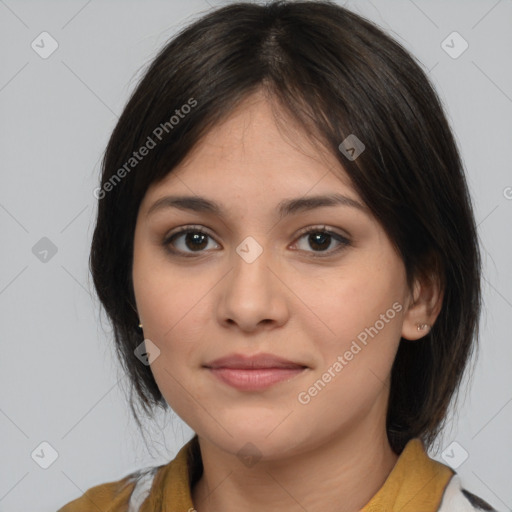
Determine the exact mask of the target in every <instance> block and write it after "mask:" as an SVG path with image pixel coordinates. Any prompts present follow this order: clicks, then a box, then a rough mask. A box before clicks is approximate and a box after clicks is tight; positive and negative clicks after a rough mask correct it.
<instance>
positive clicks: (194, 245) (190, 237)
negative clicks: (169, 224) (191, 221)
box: [163, 226, 211, 255]
mask: <svg viewBox="0 0 512 512" xmlns="http://www.w3.org/2000/svg"><path fill="white" fill-rule="evenodd" d="M208 238H211V235H209V234H208V233H206V232H205V231H203V230H202V229H201V228H200V227H199V226H183V227H182V228H180V229H179V230H178V231H175V232H174V233H171V234H170V235H168V236H166V237H165V239H164V241H163V245H164V247H166V248H167V249H168V250H169V251H170V252H171V253H173V254H178V253H179V254H180V255H181V254H183V255H187V254H189V255H190V254H191V253H194V252H204V251H203V249H205V248H207V247H208ZM180 239H181V244H179V243H176V241H177V240H180ZM180 245H181V246H180ZM171 246H172V248H171ZM177 246H180V247H178V248H177V249H176V247H177ZM186 249H190V252H189V251H187V250H186Z"/></svg>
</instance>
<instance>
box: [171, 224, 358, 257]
mask: <svg viewBox="0 0 512 512" xmlns="http://www.w3.org/2000/svg"><path fill="white" fill-rule="evenodd" d="M187 233H199V234H202V235H206V236H207V237H210V238H212V239H213V237H212V236H211V235H210V234H209V233H207V232H206V231H204V230H203V229H201V227H200V226H183V227H181V228H180V229H179V230H178V231H175V232H174V233H171V234H169V235H167V236H166V237H165V238H164V240H163V242H162V245H163V246H164V247H165V249H166V250H167V251H168V252H170V253H171V254H173V255H176V256H183V257H185V258H193V257H195V255H194V253H195V252H197V253H198V254H200V253H201V252H205V251H193V252H188V253H187V252H183V251H180V250H176V249H172V248H171V247H170V246H171V244H172V242H174V241H175V240H176V238H178V237H179V236H180V235H183V234H187ZM311 233H322V234H325V235H329V236H331V237H332V238H334V239H335V240H336V241H338V242H339V244H340V245H339V246H338V247H337V248H336V249H334V250H328V251H305V252H312V253H313V258H327V257H329V256H332V255H334V254H337V253H339V252H340V251H342V250H343V249H344V248H345V247H346V246H349V245H351V242H350V240H348V239H347V238H346V237H344V236H342V235H340V234H339V233H336V232H334V231H331V230H328V229H326V226H314V227H310V228H305V229H303V230H301V231H300V232H299V234H298V238H297V240H300V239H301V238H303V237H304V236H306V235H309V234H311Z"/></svg>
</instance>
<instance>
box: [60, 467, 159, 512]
mask: <svg viewBox="0 0 512 512" xmlns="http://www.w3.org/2000/svg"><path fill="white" fill-rule="evenodd" d="M162 467H163V466H151V467H147V468H144V469H139V470H137V471H134V472H133V473H130V474H128V475H126V476H125V477H123V478H121V479H120V480H117V481H115V482H107V483H104V484H100V485H96V486H94V487H91V488H90V489H89V490H87V491H86V492H85V493H84V494H83V495H82V496H80V497H79V498H77V499H75V500H73V501H71V502H69V503H68V504H66V505H64V506H63V507H62V508H60V509H59V510H58V511H57V512H82V511H83V512H86V511H90V510H92V509H96V510H101V511H102V512H121V511H122V512H127V511H128V512H136V511H138V510H139V508H140V506H141V504H142V503H143V502H144V500H145V499H146V498H147V497H148V495H149V493H150V490H151V486H152V484H153V481H154V478H155V475H156V474H157V473H158V470H159V469H160V468H162Z"/></svg>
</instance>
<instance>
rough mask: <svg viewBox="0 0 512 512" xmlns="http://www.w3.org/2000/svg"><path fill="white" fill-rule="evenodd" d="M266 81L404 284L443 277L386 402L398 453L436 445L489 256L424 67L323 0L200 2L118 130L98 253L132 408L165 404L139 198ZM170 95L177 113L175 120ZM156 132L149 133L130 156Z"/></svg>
mask: <svg viewBox="0 0 512 512" xmlns="http://www.w3.org/2000/svg"><path fill="white" fill-rule="evenodd" d="M258 90H263V91H265V92H266V93H267V94H268V96H269V97H272V98H274V99H275V100H276V104H278V105H279V106H280V107H281V109H282V112H286V113H287V114H288V115H290V116H292V118H293V119H295V120H296V121H297V122H298V123H299V126H301V127H302V128H303V129H304V131H305V133H307V134H308V135H309V136H310V137H311V138H312V139H313V138H314V139H315V140H317V141H318V142H320V143H321V144H322V147H323V148H324V151H325V150H327V151H330V152H331V153H332V154H333V155H336V157H337V158H338V160H339V162H340V164H341V165H342V166H343V167H344V169H345V170H346V172H347V174H348V175H349V177H350V179H351V181H352V184H353V186H354V188H355V190H356V191H357V193H358V194H359V195H360V197H361V198H362V199H363V201H364V202H365V203H366V205H367V206H368V207H369V208H370V210H371V211H372V213H373V215H374V216H375V218H376V219H377V220H378V221H379V222H380V224H381V225H382V227H383V229H384V230H385V231H386V233H387V235H388V236H389V238H390V240H391V242H392V243H393V245H394V246H395V247H396V249H397V251H398V253H399V254H400V256H401V257H402V259H403V261H404V264H405V268H406V271H407V279H408V282H409V284H412V280H413V278H414V277H417V276H419V275H423V276H427V277H429V278H431V279H438V280H439V282H440V283H441V286H442V289H443V290H444V299H443V305H442V309H441V311H440V314H439V316H438V318H437V321H436V322H435V324H434V326H433V327H432V329H431V331H430V332H429V334H427V335H426V336H425V337H423V338H422V339H420V340H418V341H416V342H409V341H407V340H404V339H402V340H401V343H400V346H399V349H398V353H397V356H396V359H395V361H394V364H393V368H392V375H391V390H390V398H389V407H388V414H387V432H388V438H389V441H390V444H391V447H392V448H393V450H394V451H395V452H396V453H400V452H401V451H402V449H403V447H404V446H405V444H406V443H407V441H409V440H410V439H411V438H413V437H421V438H422V440H423V441H424V443H425V444H426V446H427V447H429V446H430V445H431V444H432V443H433V442H434V440H435V438H436V437H437V435H438V434H439V432H440V431H441V428H442V427H443V426H444V425H443V423H444V421H445V419H446V416H447V411H448V407H449V405H450V402H451V400H452V398H453V396H454V394H455V393H456V392H458V390H459V386H460V383H461V380H462V376H463V373H464V370H465V368H466V365H467V363H468V362H469V360H470V356H471V354H472V350H473V348H474V347H477V346H478V344H477V340H478V320H479V314H480V307H481V304H480V301H481V290H480V272H481V261H480V252H479V245H478V240H477V232H476V227H475V222H474V216H473V211H472V205H471V199H470V195H469V192H468V188H467V184H466V181H465V178H464V171H463V166H462V162H461V158H460V156H459V153H458V149H457V146H456V142H455V140H454V137H453V135H452V132H451V130H450V127H449V124H448V122H447V119H446V117H445V114H444V112H443V108H442V105H441V103H440V100H439V98H438V96H437V94H436V92H435V91H434V88H433V87H432V85H431V84H430V82H429V80H428V77H427V75H426V74H425V72H424V71H423V70H422V67H421V66H420V65H419V64H418V63H417V62H416V60H415V59H414V57H412V56H411V55H410V54H409V53H408V52H407V51H406V50H405V49H404V48H403V47H402V46H401V45H400V44H399V43H397V42H396V41H394V40H393V39H391V38H390V37H389V36H388V35H386V34H385V33H384V32H383V31H381V30H380V29H379V28H378V27H376V26H375V25H374V24H373V23H371V22H369V21H367V20H365V19H364V18H362V17H360V16H359V15H356V14H354V13H353V12H351V11H349V10H347V9H345V8H343V7H341V6H339V5H337V4H336V3H334V2H328V1H319V2H310V1H298V2H287V1H275V2H270V3H268V4H266V5H257V4H253V3H235V4H231V5H228V6H226V7H223V8H219V9H216V10H213V11H211V12H209V13H207V14H204V15H202V16H201V17H200V18H199V19H198V20H196V21H194V22H193V23H191V24H189V26H187V27H185V28H184V29H183V30H181V32H179V33H178V34H177V35H176V36H175V37H173V38H172V39H171V40H170V41H169V42H168V44H166V46H165V47H164V48H163V49H162V50H161V51H160V52H159V53H158V55H157V56H156V57H155V58H154V60H153V61H152V62H151V64H150V65H149V67H148V69H147V71H146V72H145V74H144V76H143V77H142V79H141V80H140V82H139V84H138V85H137V87H136V89H135V90H134V92H133V94H132V95H131V98H130V100H129V101H128V103H127V105H126V107H125V109H124V111H123V113H122V115H121V117H120V119H119V122H118V123H117V125H116V127H115V129H114V131H113V133H112V136H111V138H110V141H109V143H108V146H107V148H106V152H105V155H104V159H103V163H102V177H101V188H99V189H97V194H96V196H97V197H98V198H99V201H98V216H97V223H96V227H95V231H94V235H93V240H92V247H91V254H90V269H91V272H92V276H93V279H94V284H95V287H96V290H97V294H98V296H99V299H100V300H101V302H102V304H103V306H104V308H105V310H106V312H107V314H108V317H109V319H110V321H111V323H112V326H113V330H114V338H115V343H116V348H117V352H118V355H119V358H120V361H121V363H122V365H123V367H124V369H125V371H126V372H127V374H128V376H129V378H130V382H131V390H132V395H131V400H130V403H131V406H132V412H134V414H135V417H136V416H137V415H136V413H135V410H134V401H133V393H135V394H136V396H137V398H139V399H140V404H142V406H143V408H144V411H145V412H146V413H148V414H150V413H151V411H152V410H153V406H161V407H162V408H166V407H168V405H167V404H166V402H165V400H164V398H163V396H162V394H161V393H160V390H159V389H158V387H157V384H156V382H155V380H154V378H153V375H152V373H151V369H150V367H149V366H146V365H144V364H141V363H140V361H139V360H138V359H136V358H135V356H134V349H135V348H136V347H137V346H138V345H139V344H140V343H141V342H142V341H143V336H142V334H141V332H140V331H137V329H136V325H137V323H138V315H137V312H136V311H135V308H134V307H133V305H134V304H135V298H134V292H133V285H132V275H131V274H132V255H133V236H134V229H135V222H136V217H137V212H138V209H139V205H140V203H141V201H142V199H143V197H144V195H145V193H146V191H147V189H148V187H149V186H150V185H152V184H154V183H157V182H158V181H160V180H162V179H163V178H164V177H165V176H166V175H167V174H168V173H169V172H172V169H173V168H174V167H175V166H176V165H178V164H179V163H180V162H181V161H182V160H183V159H184V157H185V156H186V155H187V154H188V153H189V152H190V150H191V149H192V148H193V147H194V145H195V144H197V142H198V141H199V140H200V139H201V137H202V136H203V135H204V134H206V133H207V132H208V130H210V129H211V128H212V127H214V126H215V124H216V123H218V122H219V121H221V120H224V119H225V118H226V116H228V115H229V113H230V112H231V111H232V110H233V109H234V108H235V107H236V106H237V105H238V104H239V103H240V102H241V101H242V100H244V99H245V98H247V97H248V96H249V95H251V94H252V93H254V92H256V91H258ZM193 102H196V104H195V106H194V107H193V108H188V109H183V108H182V107H183V105H186V104H188V105H192V103H193ZM177 110H179V112H181V114H183V115H180V116H179V121H178V122H176V119H177V118H176V119H175V120H174V121H170V118H171V116H173V115H175V114H176V115H178V112H177ZM185 111H186V112H187V113H186V114H185ZM166 123H167V124H166ZM157 127H160V131H158V130H157ZM156 134H159V135H160V137H156ZM350 134H355V135H356V136H357V138H358V139H360V140H361V141H362V142H363V143H364V144H365V150H364V152H363V153H361V155H360V156H359V157H358V158H357V159H355V160H351V159H349V158H347V157H346V156H345V155H344V154H343V153H342V152H341V151H340V150H339V145H340V143H341V142H342V141H343V140H344V139H345V138H346V137H347V136H349V135H350ZM157 138H158V140H157ZM150 139H151V140H153V142H155V143H156V144H155V146H154V147H152V148H151V150H150V151H149V152H147V154H146V156H144V158H141V159H140V160H137V162H135V161H132V162H131V163H132V164H134V165H131V164H130V166H127V162H129V161H130V159H131V158H132V156H133V152H134V151H138V150H139V148H141V147H142V146H143V145H148V144H149V140H150ZM121 169H124V172H122V171H121ZM136 419H137V417H136Z"/></svg>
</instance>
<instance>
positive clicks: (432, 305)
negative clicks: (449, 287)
mask: <svg viewBox="0 0 512 512" xmlns="http://www.w3.org/2000/svg"><path fill="white" fill-rule="evenodd" d="M443 296H444V293H443V290H442V289H441V285H440V282H439V277H438V275H429V276H427V275H422V276H421V277H417V278H416V279H415V280H414V284H413V292H412V294H411V297H410V303H409V305H408V308H407V311H406V312H405V314H404V317H403V325H402V337H403V338H405V339H407V340H418V339H420V338H422V337H423V336H425V335H426V334H428V333H429V332H430V329H431V328H432V326H433V325H434V323H435V321H436V319H437V317H438V315H439V312H440V311H441V307H442V304H443ZM418 326H423V328H418Z"/></svg>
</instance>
